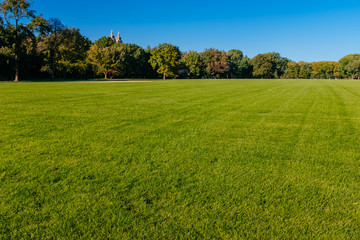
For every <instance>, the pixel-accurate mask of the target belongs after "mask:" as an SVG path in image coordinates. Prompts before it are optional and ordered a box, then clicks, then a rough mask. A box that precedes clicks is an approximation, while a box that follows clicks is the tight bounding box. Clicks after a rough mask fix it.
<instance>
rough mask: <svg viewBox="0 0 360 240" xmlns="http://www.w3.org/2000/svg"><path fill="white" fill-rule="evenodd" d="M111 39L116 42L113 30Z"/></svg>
mask: <svg viewBox="0 0 360 240" xmlns="http://www.w3.org/2000/svg"><path fill="white" fill-rule="evenodd" d="M109 38H111V39H112V40H114V41H115V37H114V32H113V30H111V34H110V36H109Z"/></svg>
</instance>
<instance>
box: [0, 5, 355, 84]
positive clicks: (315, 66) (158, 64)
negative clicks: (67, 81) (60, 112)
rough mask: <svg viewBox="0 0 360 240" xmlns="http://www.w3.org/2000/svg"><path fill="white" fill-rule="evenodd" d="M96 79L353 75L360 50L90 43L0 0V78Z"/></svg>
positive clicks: (58, 23) (22, 7)
mask: <svg viewBox="0 0 360 240" xmlns="http://www.w3.org/2000/svg"><path fill="white" fill-rule="evenodd" d="M97 77H103V78H160V77H162V78H164V79H165V78H293V79H297V78H301V79H310V78H321V79H344V78H345V79H346V78H351V79H355V78H356V79H359V78H360V54H351V55H347V56H345V57H343V58H342V59H340V60H339V61H338V62H334V61H321V62H312V63H309V62H294V61H291V60H290V59H288V58H285V57H282V56H281V55H280V54H279V53H276V52H273V53H265V54H258V55H257V56H255V57H253V58H249V57H247V56H246V55H244V54H243V52H242V51H240V50H236V49H233V50H230V51H227V52H226V51H221V50H218V49H215V48H209V49H205V50H204V51H203V52H197V51H188V52H181V51H180V49H179V47H177V46H174V45H172V44H170V43H163V44H160V45H158V46H156V47H154V48H150V47H148V48H145V49H144V48H142V47H141V46H138V45H136V44H130V43H115V41H114V40H113V39H112V38H110V37H102V38H100V39H98V40H97V41H95V42H92V41H90V40H89V39H88V38H87V37H85V36H84V35H82V34H81V32H80V30H79V29H75V28H71V27H66V26H64V24H63V23H61V21H60V20H59V19H57V18H51V19H45V18H43V16H42V15H37V14H36V12H35V11H34V10H32V8H31V2H30V1H29V0H2V1H1V2H0V79H2V80H10V79H13V80H15V81H19V79H20V78H21V79H38V78H50V79H55V78H72V79H79V78H97Z"/></svg>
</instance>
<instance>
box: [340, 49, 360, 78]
mask: <svg viewBox="0 0 360 240" xmlns="http://www.w3.org/2000/svg"><path fill="white" fill-rule="evenodd" d="M357 60H360V54H349V55H346V56H344V57H343V58H341V59H340V60H339V72H340V74H341V77H343V78H349V77H352V74H351V73H350V72H349V71H348V68H347V65H349V64H350V63H352V62H354V61H357Z"/></svg>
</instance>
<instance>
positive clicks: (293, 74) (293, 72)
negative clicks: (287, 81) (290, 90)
mask: <svg viewBox="0 0 360 240" xmlns="http://www.w3.org/2000/svg"><path fill="white" fill-rule="evenodd" d="M299 72H300V66H299V65H298V64H297V63H296V62H293V61H290V62H289V63H288V64H287V70H286V73H285V78H292V79H295V78H298V77H299Z"/></svg>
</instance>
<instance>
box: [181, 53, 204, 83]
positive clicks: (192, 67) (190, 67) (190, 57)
mask: <svg viewBox="0 0 360 240" xmlns="http://www.w3.org/2000/svg"><path fill="white" fill-rule="evenodd" d="M181 63H182V64H183V65H184V66H185V69H186V71H187V72H188V74H189V77H190V78H199V77H200V76H201V69H202V66H203V62H202V59H201V56H200V54H199V53H198V52H196V51H190V52H185V53H184V56H183V57H182V58H181Z"/></svg>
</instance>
